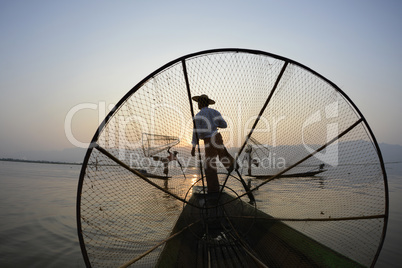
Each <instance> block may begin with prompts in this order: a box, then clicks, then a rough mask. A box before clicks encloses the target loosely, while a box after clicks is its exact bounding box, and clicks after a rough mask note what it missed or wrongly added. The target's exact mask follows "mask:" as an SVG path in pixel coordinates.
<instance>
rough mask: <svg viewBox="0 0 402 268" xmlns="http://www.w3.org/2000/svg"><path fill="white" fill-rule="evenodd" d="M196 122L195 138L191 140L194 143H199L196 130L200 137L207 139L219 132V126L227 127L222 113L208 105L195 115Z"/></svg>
mask: <svg viewBox="0 0 402 268" xmlns="http://www.w3.org/2000/svg"><path fill="white" fill-rule="evenodd" d="M194 122H195V125H196V129H194V131H193V139H192V142H191V143H192V144H193V145H196V144H197V137H196V135H195V131H196V130H197V134H198V138H199V139H205V138H210V137H212V136H213V135H215V133H217V132H218V127H219V128H226V127H227V123H226V121H225V120H224V119H223V117H222V115H221V113H220V112H218V111H217V110H214V109H211V108H208V107H203V108H201V110H200V111H199V112H198V113H197V114H196V115H195V116H194Z"/></svg>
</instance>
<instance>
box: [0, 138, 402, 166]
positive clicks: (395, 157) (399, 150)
mask: <svg viewBox="0 0 402 268" xmlns="http://www.w3.org/2000/svg"><path fill="white" fill-rule="evenodd" d="M379 145H380V149H381V152H382V155H383V158H384V162H385V163H386V166H387V172H392V173H398V172H399V173H398V174H402V146H401V145H394V144H387V143H380V144H379ZM86 150H87V149H83V148H68V149H64V150H59V151H57V150H54V151H24V152H18V153H15V154H12V155H7V156H2V157H1V158H12V159H20V160H29V161H38V162H43V161H45V162H65V163H82V162H83V160H84V156H85V152H86ZM395 162H398V163H395Z"/></svg>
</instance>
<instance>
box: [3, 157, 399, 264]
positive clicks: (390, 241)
mask: <svg viewBox="0 0 402 268" xmlns="http://www.w3.org/2000/svg"><path fill="white" fill-rule="evenodd" d="M398 165H400V164H398ZM389 170H390V171H389V172H388V182H389V190H390V219H389V224H388V231H387V236H386V240H385V243H384V247H383V250H382V252H381V254H380V258H379V260H378V261H377V264H376V267H402V254H400V252H401V251H402V243H401V241H402V167H401V166H398V167H397V166H395V165H392V166H389ZM398 170H399V171H398ZM79 172H80V166H70V165H51V164H34V163H14V162H1V161H0V217H1V221H0V241H1V242H0V267H84V266H85V265H84V262H83V259H82V256H81V251H80V247H79V243H78V237H77V231H76V218H75V199H76V190H77V182H78V176H79Z"/></svg>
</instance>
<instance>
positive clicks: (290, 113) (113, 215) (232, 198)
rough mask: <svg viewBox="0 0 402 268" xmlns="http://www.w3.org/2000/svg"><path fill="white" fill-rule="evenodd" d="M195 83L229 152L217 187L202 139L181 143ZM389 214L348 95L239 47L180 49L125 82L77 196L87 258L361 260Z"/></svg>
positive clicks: (370, 148) (190, 263)
mask: <svg viewBox="0 0 402 268" xmlns="http://www.w3.org/2000/svg"><path fill="white" fill-rule="evenodd" d="M202 94H206V95H207V96H208V97H209V98H210V99H213V100H214V101H215V104H213V105H210V106H209V107H210V108H213V109H216V110H217V111H219V112H220V114H221V115H222V117H223V119H224V120H225V121H226V123H227V127H226V128H220V129H219V133H220V134H221V135H222V139H223V143H224V145H225V147H226V149H227V151H228V152H229V153H230V154H231V155H232V157H233V158H234V159H235V160H236V163H237V165H235V166H233V170H231V169H229V171H228V169H227V168H225V166H224V163H220V162H218V167H217V172H218V179H219V184H220V192H219V193H217V194H216V193H208V187H207V186H208V184H207V180H206V177H207V176H209V175H208V173H206V161H205V160H206V157H205V145H204V141H203V140H202V139H200V140H199V142H198V144H197V146H196V147H195V149H196V150H195V156H192V155H191V150H192V144H191V142H192V135H193V129H194V126H195V127H197V125H194V121H193V118H194V116H195V115H196V114H197V113H198V112H199V109H198V107H197V103H196V102H194V101H193V100H192V97H194V96H200V95H202ZM196 132H197V131H196ZM387 219H388V189H387V181H386V174H385V170H384V164H383V160H382V157H381V152H380V150H379V147H378V144H377V142H376V140H375V138H374V136H373V134H372V131H371V129H370V128H369V126H368V124H367V122H366V120H365V119H364V117H363V116H362V114H361V113H360V112H359V110H358V109H357V108H356V106H355V105H354V104H353V103H352V102H351V100H350V99H349V98H348V97H347V96H346V95H345V94H344V93H343V92H342V91H341V90H340V89H339V88H338V87H337V86H336V85H335V84H333V83H332V82H330V81H329V80H327V79H326V78H324V77H322V76H321V75H319V74H318V73H316V72H314V71H312V70H311V69H309V68H307V67H305V66H303V65H301V64H299V63H297V62H295V61H292V60H290V59H287V58H283V57H280V56H277V55H273V54H269V53H266V52H261V51H252V50H243V49H221V50H211V51H204V52H199V53H195V54H191V55H188V56H184V57H181V58H179V59H177V60H174V61H172V62H170V63H168V64H166V65H165V66H163V67H161V68H160V69H158V70H157V71H155V72H153V73H152V74H150V75H149V76H148V77H146V78H145V79H144V80H143V81H141V82H140V83H139V84H138V85H137V86H135V87H134V88H133V89H132V90H130V91H129V92H128V93H127V94H126V95H125V96H124V97H123V98H122V99H121V100H120V102H119V103H118V104H117V105H116V106H115V108H114V109H113V110H112V111H111V112H110V114H109V115H108V116H107V117H106V118H105V120H104V122H103V123H102V125H101V126H100V127H99V129H98V131H97V133H96V134H95V136H94V138H93V140H92V143H91V146H90V148H89V149H88V151H87V154H86V157H85V159H84V163H83V166H82V170H81V175H80V180H79V187H78V196H77V221H78V233H79V239H80V244H81V248H82V252H83V256H84V259H85V262H86V264H87V266H88V267H120V266H123V267H127V266H130V267H154V266H158V267H264V266H267V267H312V266H317V267H347V266H350V267H359V266H366V267H367V266H368V267H369V266H373V265H374V264H375V261H376V259H377V257H378V254H379V252H380V250H381V247H382V243H383V240H384V236H385V230H386V225H387Z"/></svg>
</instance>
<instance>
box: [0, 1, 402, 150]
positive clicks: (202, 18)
mask: <svg viewBox="0 0 402 268" xmlns="http://www.w3.org/2000/svg"><path fill="white" fill-rule="evenodd" d="M0 34H1V42H0V69H1V71H0V92H1V98H0V103H1V105H0V157H7V155H9V154H14V153H15V152H18V151H27V150H62V149H64V148H71V147H74V145H72V144H71V143H70V142H69V141H68V139H67V138H66V132H65V128H64V124H65V118H66V116H68V115H69V114H70V115H71V114H72V113H69V111H70V110H71V109H74V108H77V105H82V106H78V107H87V109H86V110H81V111H80V112H77V113H75V114H74V116H73V117H72V118H71V122H72V134H73V135H74V137H75V138H76V139H77V140H79V141H81V142H88V141H90V139H91V138H92V136H93V134H94V132H95V130H96V128H97V126H98V124H99V122H98V117H99V116H98V114H100V115H101V119H103V116H104V110H105V109H106V110H107V108H108V106H109V105H111V104H115V103H116V102H117V101H118V100H119V99H120V98H121V97H122V96H123V95H124V94H125V93H126V92H127V91H128V90H130V89H131V88H132V87H133V86H134V85H135V84H137V83H138V82H139V81H140V80H141V79H142V78H144V77H145V76H147V75H148V74H149V73H151V72H152V71H154V70H155V69H157V68H159V67H160V66H162V65H164V64H165V63H167V62H169V61H171V60H173V59H176V58H178V57H180V56H183V55H186V54H189V53H192V52H197V51H201V50H206V49H212V48H224V47H238V48H249V49H258V50H263V51H267V52H271V53H274V54H278V55H281V56H284V57H288V58H291V59H293V60H296V61H298V62H300V63H302V64H304V65H306V66H308V67H310V68H312V69H313V70H315V71H317V72H319V73H320V74H322V75H324V76H325V77H327V78H328V79H330V80H331V81H333V82H334V83H335V84H337V85H338V86H339V87H340V88H341V89H342V90H343V91H344V92H345V93H346V94H347V95H349V97H350V98H351V99H352V100H353V101H354V103H355V104H356V105H357V106H358V107H359V109H360V110H361V112H362V113H363V114H364V115H365V117H366V119H367V121H368V123H369V124H370V126H371V128H372V130H373V131H374V133H375V135H376V137H377V140H378V141H379V142H385V143H391V144H400V145H402V135H401V134H402V124H401V123H400V122H401V119H400V117H401V115H402V105H401V104H400V102H401V100H402V90H401V84H400V83H401V81H402V72H401V70H402V1H399V0H395V1H389V0H382V1H380V0H378V1H367V0H361V1H351V0H345V1H339V0H337V1H322V0H317V1H308V0H307V1H296V0H295V1H269V0H265V1H262V0H261V1H256V0H247V1H235V0H228V1H223V0H213V1H206V0H203V1H190V0H186V1H172V0H164V1H139V0H138V1H134V0H133V1H53V0H49V1H40V0H35V1H19V0H8V1H7V0H1V1H0ZM104 107H106V108H104ZM84 119H85V120H84Z"/></svg>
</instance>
